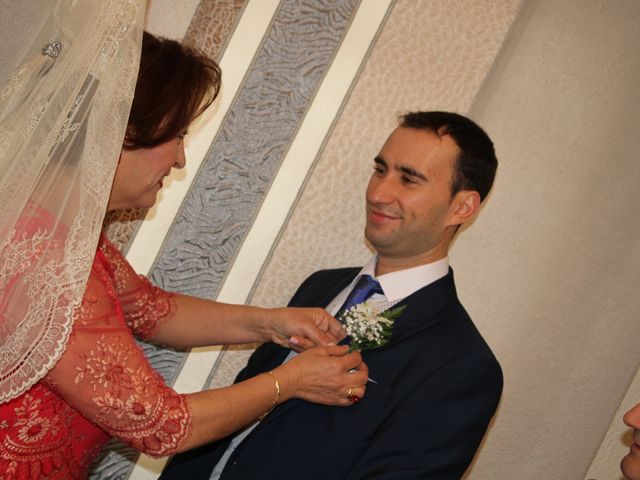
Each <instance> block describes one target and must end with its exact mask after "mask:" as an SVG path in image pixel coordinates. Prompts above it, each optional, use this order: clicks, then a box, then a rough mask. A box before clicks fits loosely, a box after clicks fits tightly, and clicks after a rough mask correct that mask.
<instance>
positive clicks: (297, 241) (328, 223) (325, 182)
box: [251, 0, 520, 306]
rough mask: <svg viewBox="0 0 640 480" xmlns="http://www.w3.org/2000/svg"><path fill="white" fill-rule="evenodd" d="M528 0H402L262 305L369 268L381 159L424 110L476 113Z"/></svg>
mask: <svg viewBox="0 0 640 480" xmlns="http://www.w3.org/2000/svg"><path fill="white" fill-rule="evenodd" d="M519 4H520V1H519V0H502V1H494V0H483V1H476V0H459V1H455V2H432V1H427V0H420V1H416V0H398V1H397V2H396V4H395V6H394V7H393V10H392V12H391V15H390V17H389V19H388V20H387V23H386V25H385V27H384V30H383V31H382V33H381V34H380V36H379V38H378V41H377V43H376V44H375V46H374V48H373V50H372V52H371V54H370V57H369V60H368V62H367V64H366V65H365V67H364V68H363V70H362V73H361V75H360V78H359V79H358V82H357V84H356V85H355V87H354V89H353V92H352V94H351V96H350V98H349V99H348V101H347V103H346V105H345V108H344V111H343V113H342V115H341V116H340V118H339V119H338V120H337V123H336V125H335V129H334V131H333V133H332V135H331V137H330V138H329V140H328V142H327V145H326V148H325V150H324V152H323V153H322V155H321V156H320V158H319V160H318V162H317V164H316V166H315V168H314V170H313V172H312V174H311V176H310V178H309V180H308V183H307V185H306V188H305V190H304V192H303V194H302V195H301V197H300V200H299V203H298V205H297V206H296V208H295V211H294V212H293V214H292V216H291V219H290V221H289V223H288V225H287V227H286V229H285V231H284V232H283V234H282V236H281V239H280V241H279V243H278V245H277V247H276V248H275V250H274V252H273V255H272V257H271V259H270V260H269V262H268V264H267V266H266V268H265V271H264V274H263V276H262V278H261V280H260V282H259V284H258V286H257V288H256V291H255V293H254V295H253V297H252V300H251V301H252V303H255V304H260V305H273V306H275V305H282V304H283V303H286V302H287V301H288V299H289V297H290V296H291V294H292V293H293V292H294V291H295V289H296V288H297V286H298V285H299V284H300V283H301V281H302V280H303V279H304V278H305V277H306V276H307V275H308V274H309V273H311V272H312V271H314V270H317V269H319V268H325V267H330V266H344V265H359V264H361V263H362V262H363V261H365V260H366V259H367V258H368V256H369V255H370V253H369V252H368V250H367V249H366V247H365V245H364V242H363V235H362V230H363V227H364V190H365V186H366V183H367V181H368V177H369V174H370V172H371V168H372V165H373V162H372V159H373V157H374V155H375V154H377V153H378V151H379V149H380V147H381V146H382V143H383V142H384V140H385V138H386V136H387V135H388V134H389V132H390V131H391V129H392V128H393V127H394V126H395V124H396V115H397V114H399V113H404V112H406V111H408V110H416V109H425V110H433V109H446V110H453V111H459V112H465V111H466V110H468V108H469V106H470V105H471V102H472V100H473V98H474V96H475V95H476V93H477V91H478V89H479V87H480V85H481V83H482V81H483V79H484V78H485V76H486V75H487V72H488V71H489V69H490V67H491V64H492V63H493V61H494V59H495V57H496V54H497V52H498V50H499V49H500V46H501V45H502V43H503V41H504V38H505V35H506V33H507V31H508V29H509V26H510V25H511V22H512V21H513V18H514V16H515V14H516V11H517V9H518V6H519Z"/></svg>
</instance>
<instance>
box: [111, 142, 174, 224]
mask: <svg viewBox="0 0 640 480" xmlns="http://www.w3.org/2000/svg"><path fill="white" fill-rule="evenodd" d="M183 137H184V135H180V136H179V137H177V138H174V139H173V140H169V141H168V142H165V143H163V144H161V145H158V146H156V147H151V148H139V149H137V150H125V149H123V150H122V152H121V153H120V160H119V162H118V168H117V169H116V174H115V178H114V179H113V187H112V188H111V196H110V197H109V204H108V206H107V210H109V211H112V210H122V209H127V208H150V207H152V206H153V204H154V203H156V195H157V194H158V191H160V189H161V188H162V180H163V179H164V177H166V176H167V175H169V173H171V169H172V168H174V167H175V168H182V167H184V165H185V156H184V142H183Z"/></svg>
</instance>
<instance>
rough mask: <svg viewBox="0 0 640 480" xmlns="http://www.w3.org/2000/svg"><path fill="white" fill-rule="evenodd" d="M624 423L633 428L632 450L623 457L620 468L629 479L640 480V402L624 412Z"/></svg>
mask: <svg viewBox="0 0 640 480" xmlns="http://www.w3.org/2000/svg"><path fill="white" fill-rule="evenodd" d="M623 420H624V423H626V424H627V426H629V427H631V428H633V437H632V440H631V442H632V443H631V450H629V453H628V454H627V455H626V456H625V457H624V458H623V459H622V462H621V463H620V470H622V473H624V476H625V478H627V479H628V480H640V403H639V404H638V405H636V406H635V407H633V408H632V409H631V410H629V411H628V412H627V413H625V414H624V418H623Z"/></svg>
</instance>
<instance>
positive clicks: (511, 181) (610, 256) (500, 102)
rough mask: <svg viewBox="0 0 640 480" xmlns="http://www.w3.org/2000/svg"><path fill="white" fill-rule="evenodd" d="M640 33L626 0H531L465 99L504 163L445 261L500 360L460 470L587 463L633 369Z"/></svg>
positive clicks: (497, 474) (550, 470) (530, 475)
mask: <svg viewBox="0 0 640 480" xmlns="http://www.w3.org/2000/svg"><path fill="white" fill-rule="evenodd" d="M638 44H640V2H637V1H636V0H626V1H625V0H616V1H594V0H591V1H581V2H575V1H572V0H563V1H558V0H536V1H527V2H526V4H525V6H524V8H523V10H522V11H521V12H520V15H519V16H518V19H517V20H516V23H515V24H514V27H513V30H512V35H511V37H510V39H509V42H508V44H507V46H506V48H505V49H504V50H503V51H502V53H501V55H500V57H499V58H498V60H497V62H496V65H495V68H494V69H493V71H492V74H491V76H490V77H489V78H488V81H487V82H486V83H485V85H484V87H483V89H482V90H481V93H480V94H479V97H478V101H477V102H476V103H475V104H474V106H473V107H472V109H471V113H472V116H474V117H475V118H476V119H477V120H478V121H479V122H480V123H481V124H482V125H484V126H485V128H486V129H487V130H488V131H489V132H491V133H492V134H493V137H494V140H495V143H496V145H497V150H498V158H499V159H500V161H501V165H500V167H499V171H498V178H497V182H496V185H495V188H494V191H493V195H492V198H490V200H489V203H488V205H487V210H486V211H485V212H483V214H482V215H481V216H480V217H479V219H478V221H477V222H476V223H475V225H473V227H472V228H470V229H469V230H468V231H467V232H464V234H463V235H462V236H461V237H460V239H459V241H458V242H457V245H455V247H454V249H453V258H452V261H453V263H454V265H455V266H458V267H459V268H458V271H459V273H460V275H458V285H459V290H460V292H461V296H462V298H463V299H464V300H465V305H466V306H467V307H468V309H469V310H470V311H471V312H472V316H473V318H474V319H475V320H476V323H477V324H478V327H479V328H480V330H481V331H482V332H483V333H484V334H485V336H486V337H487V339H488V340H489V343H490V344H491V345H492V347H493V349H494V351H495V352H496V354H497V356H498V357H499V359H500V360H501V363H502V365H503V368H504V370H505V390H504V394H503V399H502V404H501V408H500V411H499V413H498V416H497V418H496V421H495V424H494V426H493V429H492V431H491V434H490V436H489V437H488V439H487V442H486V445H485V447H484V449H483V451H482V455H480V457H479V459H478V462H477V464H476V465H475V469H474V471H473V472H474V473H473V475H472V478H478V479H485V478H495V479H507V478H508V479H511V478H517V479H540V478H545V479H547V478H548V479H551V478H552V479H554V480H561V479H567V480H574V479H578V478H584V475H585V473H586V471H587V468H588V467H589V465H590V463H591V460H592V458H593V456H594V454H595V452H596V450H597V449H598V447H599V446H600V443H601V441H602V438H603V437H604V435H605V432H606V431H607V428H608V426H609V424H610V422H611V420H612V416H613V415H614V414H615V413H616V410H617V408H618V405H619V402H620V400H621V399H622V398H623V396H624V393H625V391H626V389H627V386H628V384H629V382H630V380H631V378H633V375H634V374H635V372H636V370H637V367H638V364H639V362H640V348H638V339H640V322H639V321H638V317H639V313H640V308H639V302H638V300H637V298H638V295H637V290H638V285H640V269H639V266H640V241H639V239H640V223H639V222H638V218H640V196H639V194H638V184H639V182H640V162H639V161H638V152H640V122H639V112H640V110H639V108H640V89H639V88H638V85H639V84H640V55H638V54H637V51H636V50H637V48H636V47H637V45H638ZM638 400H639V401H640V399H638ZM613 461H615V462H616V465H617V462H618V461H619V459H614V460H613ZM614 470H615V469H614ZM612 478H616V477H602V478H598V480H612Z"/></svg>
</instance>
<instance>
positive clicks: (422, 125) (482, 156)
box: [400, 112, 498, 201]
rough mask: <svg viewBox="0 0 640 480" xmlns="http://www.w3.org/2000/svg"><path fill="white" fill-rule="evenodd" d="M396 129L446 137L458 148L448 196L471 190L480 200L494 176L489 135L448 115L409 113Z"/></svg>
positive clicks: (470, 122)
mask: <svg viewBox="0 0 640 480" xmlns="http://www.w3.org/2000/svg"><path fill="white" fill-rule="evenodd" d="M400 126H401V127H406V128H414V129H418V130H426V131H429V132H433V133H435V134H436V135H438V136H443V135H450V136H451V138H452V139H453V140H454V141H455V142H456V144H457V145H458V147H459V148H460V154H459V155H458V158H457V161H456V163H455V165H454V168H453V178H452V179H451V196H452V197H453V196H454V195H455V194H456V193H458V192H459V191H461V190H475V191H476V192H478V194H480V201H482V200H484V199H485V197H486V196H487V194H488V193H489V190H491V186H492V185H493V180H494V178H495V176H496V169H497V168H498V159H497V158H496V154H495V151H494V149H493V142H492V141H491V139H490V138H489V136H488V135H487V134H486V133H485V131H484V130H482V128H480V127H479V126H478V125H477V124H476V123H475V122H473V121H472V120H470V119H468V118H467V117H463V116H462V115H458V114H457V113H449V112H411V113H407V114H406V115H403V116H402V117H400Z"/></svg>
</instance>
